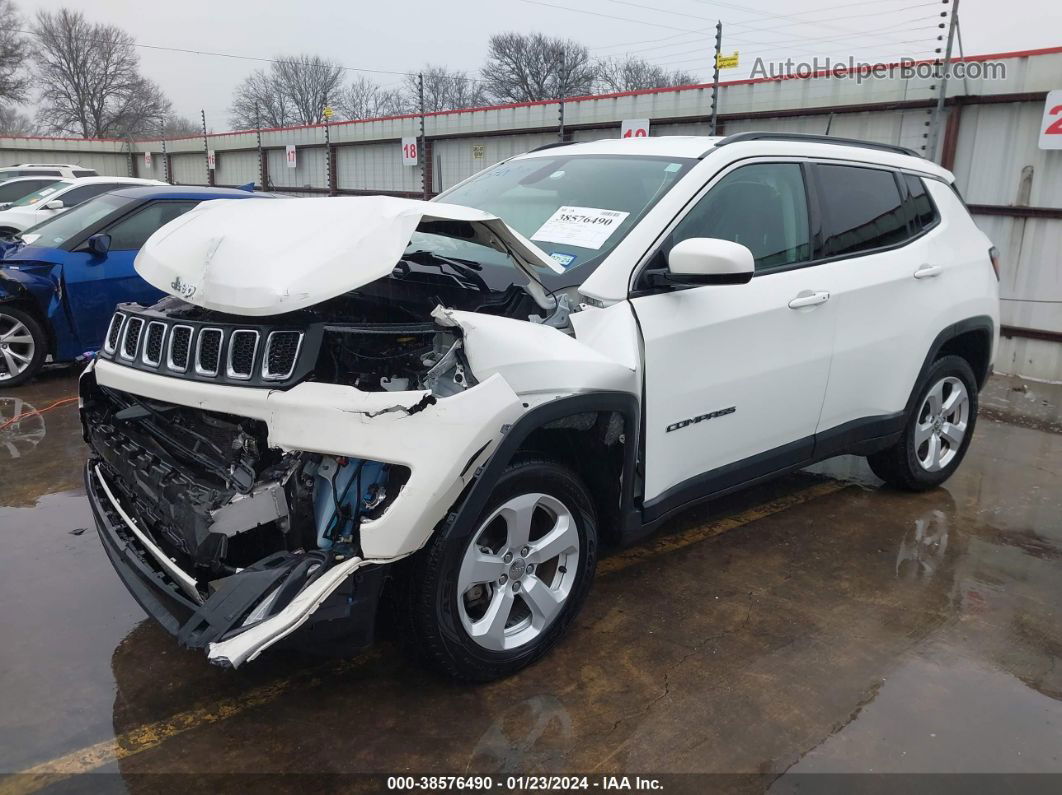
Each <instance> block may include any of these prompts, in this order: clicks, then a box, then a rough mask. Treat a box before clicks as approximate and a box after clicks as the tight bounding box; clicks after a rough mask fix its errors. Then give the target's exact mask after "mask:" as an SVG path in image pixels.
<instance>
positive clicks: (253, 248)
mask: <svg viewBox="0 0 1062 795" xmlns="http://www.w3.org/2000/svg"><path fill="white" fill-rule="evenodd" d="M421 221H467V222H469V223H471V224H472V228H473V231H474V233H475V235H476V238H475V239H476V242H479V243H483V244H485V245H488V246H491V247H492V248H495V249H497V250H499V251H505V250H506V249H508V250H509V251H511V252H512V254H513V257H514V258H515V259H516V261H517V264H518V265H519V267H520V268H521V269H522V270H523V272H524V273H525V274H526V275H527V277H528V278H529V279H530V280H531V281H532V283H533V286H534V287H535V288H537V289H536V290H535V292H539V293H540V294H541V282H539V280H538V277H537V276H536V275H535V271H534V268H536V267H542V268H549V269H550V270H553V271H554V272H557V273H563V272H564V269H563V268H561V267H560V265H558V264H557V263H556V262H555V261H554V260H553V259H552V258H550V257H549V256H548V255H547V254H545V253H544V252H543V251H542V250H541V249H539V248H538V247H537V246H535V245H534V244H533V243H531V242H530V241H529V240H527V238H525V237H523V236H522V235H521V234H520V233H519V232H517V231H516V230H514V229H512V228H510V227H509V226H508V225H507V224H506V223H505V222H504V221H502V220H501V219H500V218H498V217H497V216H494V215H491V214H490V213H486V212H483V211H482V210H475V209H472V208H470V207H462V206H460V205H456V204H444V203H441V202H425V201H418V200H414V199H398V198H394V197H390V196H357V197H338V198H322V199H277V200H274V201H269V202H248V201H226V200H224V199H216V200H214V201H210V202H203V204H201V205H200V206H199V207H197V208H196V209H195V210H192V211H191V212H188V213H185V214H184V215H182V216H181V217H180V218H177V219H176V220H174V221H171V222H170V223H168V224H166V225H165V226H164V227H162V228H161V229H159V230H158V231H157V232H155V233H154V234H153V235H152V236H151V237H150V238H148V240H147V242H146V243H145V244H144V246H143V247H142V248H141V249H140V253H139V254H138V255H137V257H136V270H137V273H139V274H140V275H141V276H142V277H143V278H144V279H145V280H146V281H147V282H148V283H149V284H151V285H153V286H155V287H157V288H159V289H160V290H164V291H165V292H167V293H170V294H172V295H175V296H178V297H179V298H182V299H183V300H185V301H188V302H189V303H191V304H195V305H196V306H201V307H203V308H205V309H213V310H217V311H221V312H228V313H232V314H237V315H273V314H280V313H283V312H290V311H293V310H296V309H302V308H304V307H307V306H312V305H314V304H317V303H320V302H322V301H326V300H328V299H329V298H334V297H336V296H337V295H342V294H343V293H345V292H348V291H350V290H354V289H356V288H358V287H361V286H363V285H366V284H368V283H370V282H373V281H376V280H377V279H382V278H383V277H385V276H387V275H389V274H390V273H391V271H392V270H393V269H394V267H395V265H396V264H398V261H399V260H400V259H401V257H402V253H403V252H404V251H405V249H406V246H407V245H408V244H409V240H410V238H411V237H412V235H413V232H414V231H416V229H417V227H418V226H419V225H420V223H421Z"/></svg>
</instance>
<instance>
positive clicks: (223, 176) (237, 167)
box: [214, 151, 258, 185]
mask: <svg viewBox="0 0 1062 795" xmlns="http://www.w3.org/2000/svg"><path fill="white" fill-rule="evenodd" d="M214 182H215V183H216V184H218V185H246V184H247V183H249V182H255V183H256V182H258V153H257V152H244V151H237V152H217V153H216V159H215V164H214Z"/></svg>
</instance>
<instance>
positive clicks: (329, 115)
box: [323, 107, 335, 119]
mask: <svg viewBox="0 0 1062 795" xmlns="http://www.w3.org/2000/svg"><path fill="white" fill-rule="evenodd" d="M323 115H324V117H325V119H330V118H332V116H334V115H335V111H334V110H332V109H331V108H327V107H326V108H325V109H324V114H323Z"/></svg>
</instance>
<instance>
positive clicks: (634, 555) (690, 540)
mask: <svg viewBox="0 0 1062 795" xmlns="http://www.w3.org/2000/svg"><path fill="white" fill-rule="evenodd" d="M848 486H849V484H847V483H842V482H839V481H827V482H824V483H818V484H816V485H814V486H810V487H808V488H806V489H801V490H800V491H797V492H794V493H792V494H788V495H786V496H784V497H779V498H778V499H776V500H771V501H770V502H766V503H763V504H762V505H757V506H756V507H754V508H749V509H748V510H745V511H741V512H740V513H737V514H734V515H733V516H727V517H724V518H721V519H716V520H715V521H711V522H708V523H706V524H703V525H698V526H697V527H694V528H691V529H689V530H686V531H684V532H679V533H675V534H674V535H669V536H664V537H662V538H658V539H656V540H653V541H649V542H647V543H644V544H641V545H639V546H636V547H632V548H630V549H627V550H624V551H622V552H620V553H618V554H615V555H612V556H610V557H608V558H606V559H605V560H603V561H601V563H600V564H599V565H598V567H597V571H598V573H599V574H601V575H606V576H607V575H609V574H614V573H616V572H618V571H622V570H623V569H626V568H629V567H630V566H634V565H637V564H639V563H643V562H645V561H648V560H651V559H653V558H656V557H659V556H661V555H665V554H669V553H671V552H675V551H678V550H680V549H684V548H686V547H689V546H692V545H694V544H698V543H700V542H702V541H706V540H707V539H709V538H712V537H714V536H717V535H720V534H722V533H725V532H727V531H729V530H734V529H736V528H738V527H742V526H744V525H747V524H749V523H751V522H755V521H757V520H759V519H763V518H765V517H768V516H771V515H772V514H776V513H781V512H782V511H786V510H789V509H790V508H795V507H796V506H798V505H801V504H803V503H807V502H811V501H812V500H816V499H818V498H820V497H824V496H826V495H828V494H833V493H835V492H838V491H841V490H842V489H845V488H847V487H848ZM376 653H377V652H376V650H374V649H370V650H369V651H367V652H366V653H364V654H361V655H359V656H358V657H357V658H354V659H347V660H338V661H333V662H330V663H326V664H325V665H321V666H317V667H314V668H310V669H307V670H305V671H302V672H300V673H297V674H294V675H292V676H290V677H288V678H286V679H282V680H280V681H277V682H273V683H271V684H268V685H264V686H262V687H259V688H255V689H254V690H250V691H248V692H247V693H244V694H242V695H240V696H235V697H233V698H226V699H222V700H220V701H217V702H214V703H213V704H209V705H206V706H202V707H196V708H194V709H190V710H187V711H185V712H180V713H178V714H176V715H173V716H171V717H169V718H166V719H164V720H160V721H156V722H154V723H149V724H145V725H144V726H140V727H138V728H136V729H133V730H131V731H128V732H124V733H122V734H120V735H118V736H117V737H114V738H113V739H110V740H104V741H102V742H99V743H96V744H95V745H90V746H87V747H85V748H80V749H78V750H76V751H72V752H70V753H68V754H65V755H63V756H60V757H57V758H55V759H51V760H48V761H46V762H41V763H39V764H37V765H34V766H33V767H30V768H26V769H25V770H22V771H21V772H19V773H16V774H14V775H11V776H9V777H7V778H6V779H0V795H14V794H15V793H29V792H36V791H38V790H40V789H42V788H44V787H47V786H49V785H51V784H53V783H54V782H56V781H59V780H62V779H66V778H69V777H71V776H74V775H77V774H79V773H89V772H92V771H94V770H98V769H99V768H101V767H104V766H106V765H108V764H112V763H113V762H117V761H119V760H121V759H125V758H127V757H130V756H134V755H135V754H139V753H142V752H144V751H149V750H151V749H152V748H156V747H158V746H159V745H161V744H162V743H164V742H165V741H166V740H169V739H170V738H172V737H175V736H177V735H179V734H183V733H184V732H186V731H189V730H190V729H195V728H198V727H200V726H208V725H210V724H212V723H220V722H221V721H224V720H227V719H228V718H231V717H234V716H236V715H239V714H240V713H242V712H244V711H246V710H248V709H251V708H254V707H259V706H263V705H265V704H269V703H271V702H273V701H276V700H277V699H278V698H280V697H281V696H283V695H284V694H285V693H287V692H289V691H291V690H294V689H296V688H298V687H314V686H316V685H318V684H320V683H321V682H322V681H323V679H324V677H325V676H330V675H336V674H343V673H347V672H349V671H351V670H354V669H356V668H359V667H361V666H362V665H364V664H365V663H366V662H368V661H369V660H370V659H372V658H373V657H374V656H375V654H376Z"/></svg>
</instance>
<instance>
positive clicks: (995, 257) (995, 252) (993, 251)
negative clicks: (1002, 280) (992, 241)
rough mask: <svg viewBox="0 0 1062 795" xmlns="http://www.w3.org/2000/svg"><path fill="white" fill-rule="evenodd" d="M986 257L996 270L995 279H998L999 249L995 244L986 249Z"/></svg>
mask: <svg viewBox="0 0 1062 795" xmlns="http://www.w3.org/2000/svg"><path fill="white" fill-rule="evenodd" d="M988 258H989V259H990V260H992V270H994V271H995V272H996V281H997V282H998V281H999V249H998V248H996V247H995V246H992V248H990V249H988Z"/></svg>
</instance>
